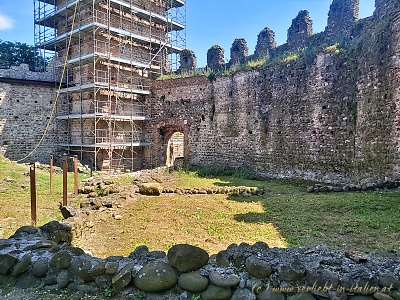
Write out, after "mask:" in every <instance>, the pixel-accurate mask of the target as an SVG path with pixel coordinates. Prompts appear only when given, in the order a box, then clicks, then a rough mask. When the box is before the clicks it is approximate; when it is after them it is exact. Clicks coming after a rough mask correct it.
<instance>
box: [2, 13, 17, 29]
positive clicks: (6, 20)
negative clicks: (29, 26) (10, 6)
mask: <svg viewBox="0 0 400 300" xmlns="http://www.w3.org/2000/svg"><path fill="white" fill-rule="evenodd" d="M13 27H14V20H13V19H11V18H10V17H7V16H6V15H3V14H2V13H0V30H7V29H11V28H13Z"/></svg>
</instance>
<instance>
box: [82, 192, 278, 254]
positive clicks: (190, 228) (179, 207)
mask: <svg viewBox="0 0 400 300" xmlns="http://www.w3.org/2000/svg"><path fill="white" fill-rule="evenodd" d="M228 197H229V196H228V195H178V194H163V195H161V196H159V197H156V196H142V195H135V197H134V198H128V199H126V200H122V201H121V202H120V205H119V206H118V208H115V209H100V210H99V211H91V216H89V217H88V219H89V220H91V228H90V231H89V233H88V234H86V235H84V236H82V237H81V238H78V239H75V240H74V243H75V245H76V246H79V247H81V248H83V249H84V250H87V251H89V252H90V253H92V254H93V255H95V256H97V257H107V256H110V255H124V256H126V255H129V254H130V253H131V252H132V251H133V250H134V249H135V248H136V247H138V246H140V245H146V246H148V247H149V248H150V250H168V249H169V248H170V247H171V246H173V245H175V244H179V243H189V244H192V245H195V246H198V247H201V248H203V249H204V250H206V251H207V252H208V253H210V254H214V253H217V252H218V251H220V250H224V249H226V248H227V246H229V245H230V244H232V243H241V242H248V243H251V244H252V243H255V242H257V241H265V242H267V243H268V245H270V246H272V247H274V246H275V247H285V246H286V243H285V241H284V239H283V238H282V237H281V236H280V233H279V231H278V230H277V229H276V227H275V226H274V225H273V224H272V223H268V222H263V221H259V222H257V221H256V222H254V223H249V222H245V221H243V220H242V219H241V218H240V216H242V215H251V214H263V212H264V210H263V206H262V204H261V203H260V202H256V198H255V202H250V203H245V202H235V201H231V200H228V199H227V198H228Z"/></svg>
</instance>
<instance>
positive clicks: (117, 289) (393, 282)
mask: <svg viewBox="0 0 400 300" xmlns="http://www.w3.org/2000/svg"><path fill="white" fill-rule="evenodd" d="M70 242H71V227H69V226H68V225H66V224H60V223H58V222H56V221H53V222H50V223H48V224H45V225H43V226H41V227H39V228H36V227H31V226H25V227H22V228H20V229H18V230H17V232H16V233H15V234H14V235H13V236H11V237H10V238H9V239H7V240H0V287H1V286H2V285H3V284H10V285H12V286H17V287H19V288H35V287H36V288H44V289H47V290H52V291H56V292H58V293H59V290H64V289H65V290H73V291H81V292H84V293H85V294H99V293H101V292H107V291H108V292H110V291H113V293H115V294H117V296H116V297H117V298H118V299H144V296H143V295H144V294H143V292H146V293H147V295H146V297H145V299H176V300H178V299H180V300H189V299H195V298H196V299H198V298H199V295H201V299H203V300H215V299H224V300H228V299H231V300H241V299H246V300H256V299H257V300H285V299H287V300H316V299H332V300H347V299H350V300H375V299H377V300H399V299H400V290H399V288H400V280H399V272H400V264H399V255H398V254H396V253H390V252H385V251H382V252H379V253H373V254H371V255H370V256H369V257H364V256H361V255H359V254H357V253H354V252H346V253H339V252H331V251H329V250H328V249H326V248H324V247H321V246H319V247H314V248H292V249H284V248H269V247H268V245H267V244H266V243H263V242H257V243H255V244H254V245H249V244H247V243H241V244H240V245H237V244H232V245H230V246H229V247H228V248H227V249H226V250H222V251H220V252H219V253H217V254H215V255H212V256H209V254H208V253H207V252H206V251H204V250H203V249H201V248H198V247H195V246H191V245H187V244H179V245H175V246H173V247H172V248H170V249H169V250H168V252H167V253H165V252H164V251H150V252H149V250H148V248H147V247H146V246H139V247H138V248H136V249H134V251H133V252H132V253H131V254H130V255H129V256H127V257H122V256H110V257H107V258H105V259H101V258H96V257H92V256H90V255H88V254H86V253H85V252H84V251H83V250H82V249H80V248H76V247H72V246H71V244H70ZM39 292H40V291H39ZM24 299H25V298H24ZM46 299H48V298H46ZM96 299H98V298H96Z"/></svg>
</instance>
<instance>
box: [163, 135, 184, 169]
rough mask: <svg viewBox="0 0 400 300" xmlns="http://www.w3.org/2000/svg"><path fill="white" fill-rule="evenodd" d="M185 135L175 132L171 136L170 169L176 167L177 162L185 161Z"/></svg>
mask: <svg viewBox="0 0 400 300" xmlns="http://www.w3.org/2000/svg"><path fill="white" fill-rule="evenodd" d="M184 137H185V135H184V133H183V132H175V133H173V134H172V135H171V137H170V138H169V139H168V142H167V155H166V157H167V161H166V163H165V164H166V165H167V166H168V167H171V166H174V164H175V162H178V161H183V160H184V158H185V150H184Z"/></svg>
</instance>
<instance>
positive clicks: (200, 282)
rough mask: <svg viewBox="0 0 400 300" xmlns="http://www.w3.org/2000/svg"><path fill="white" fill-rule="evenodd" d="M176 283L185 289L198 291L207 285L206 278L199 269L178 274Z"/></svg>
mask: <svg viewBox="0 0 400 300" xmlns="http://www.w3.org/2000/svg"><path fill="white" fill-rule="evenodd" d="M178 284H179V286H180V287H181V288H183V289H184V290H186V291H189V292H193V293H199V292H203V291H204V290H205V289H206V288H207V286H208V278H207V277H204V276H202V275H200V272H199V271H194V272H189V273H183V274H182V275H181V276H179V279H178Z"/></svg>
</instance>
